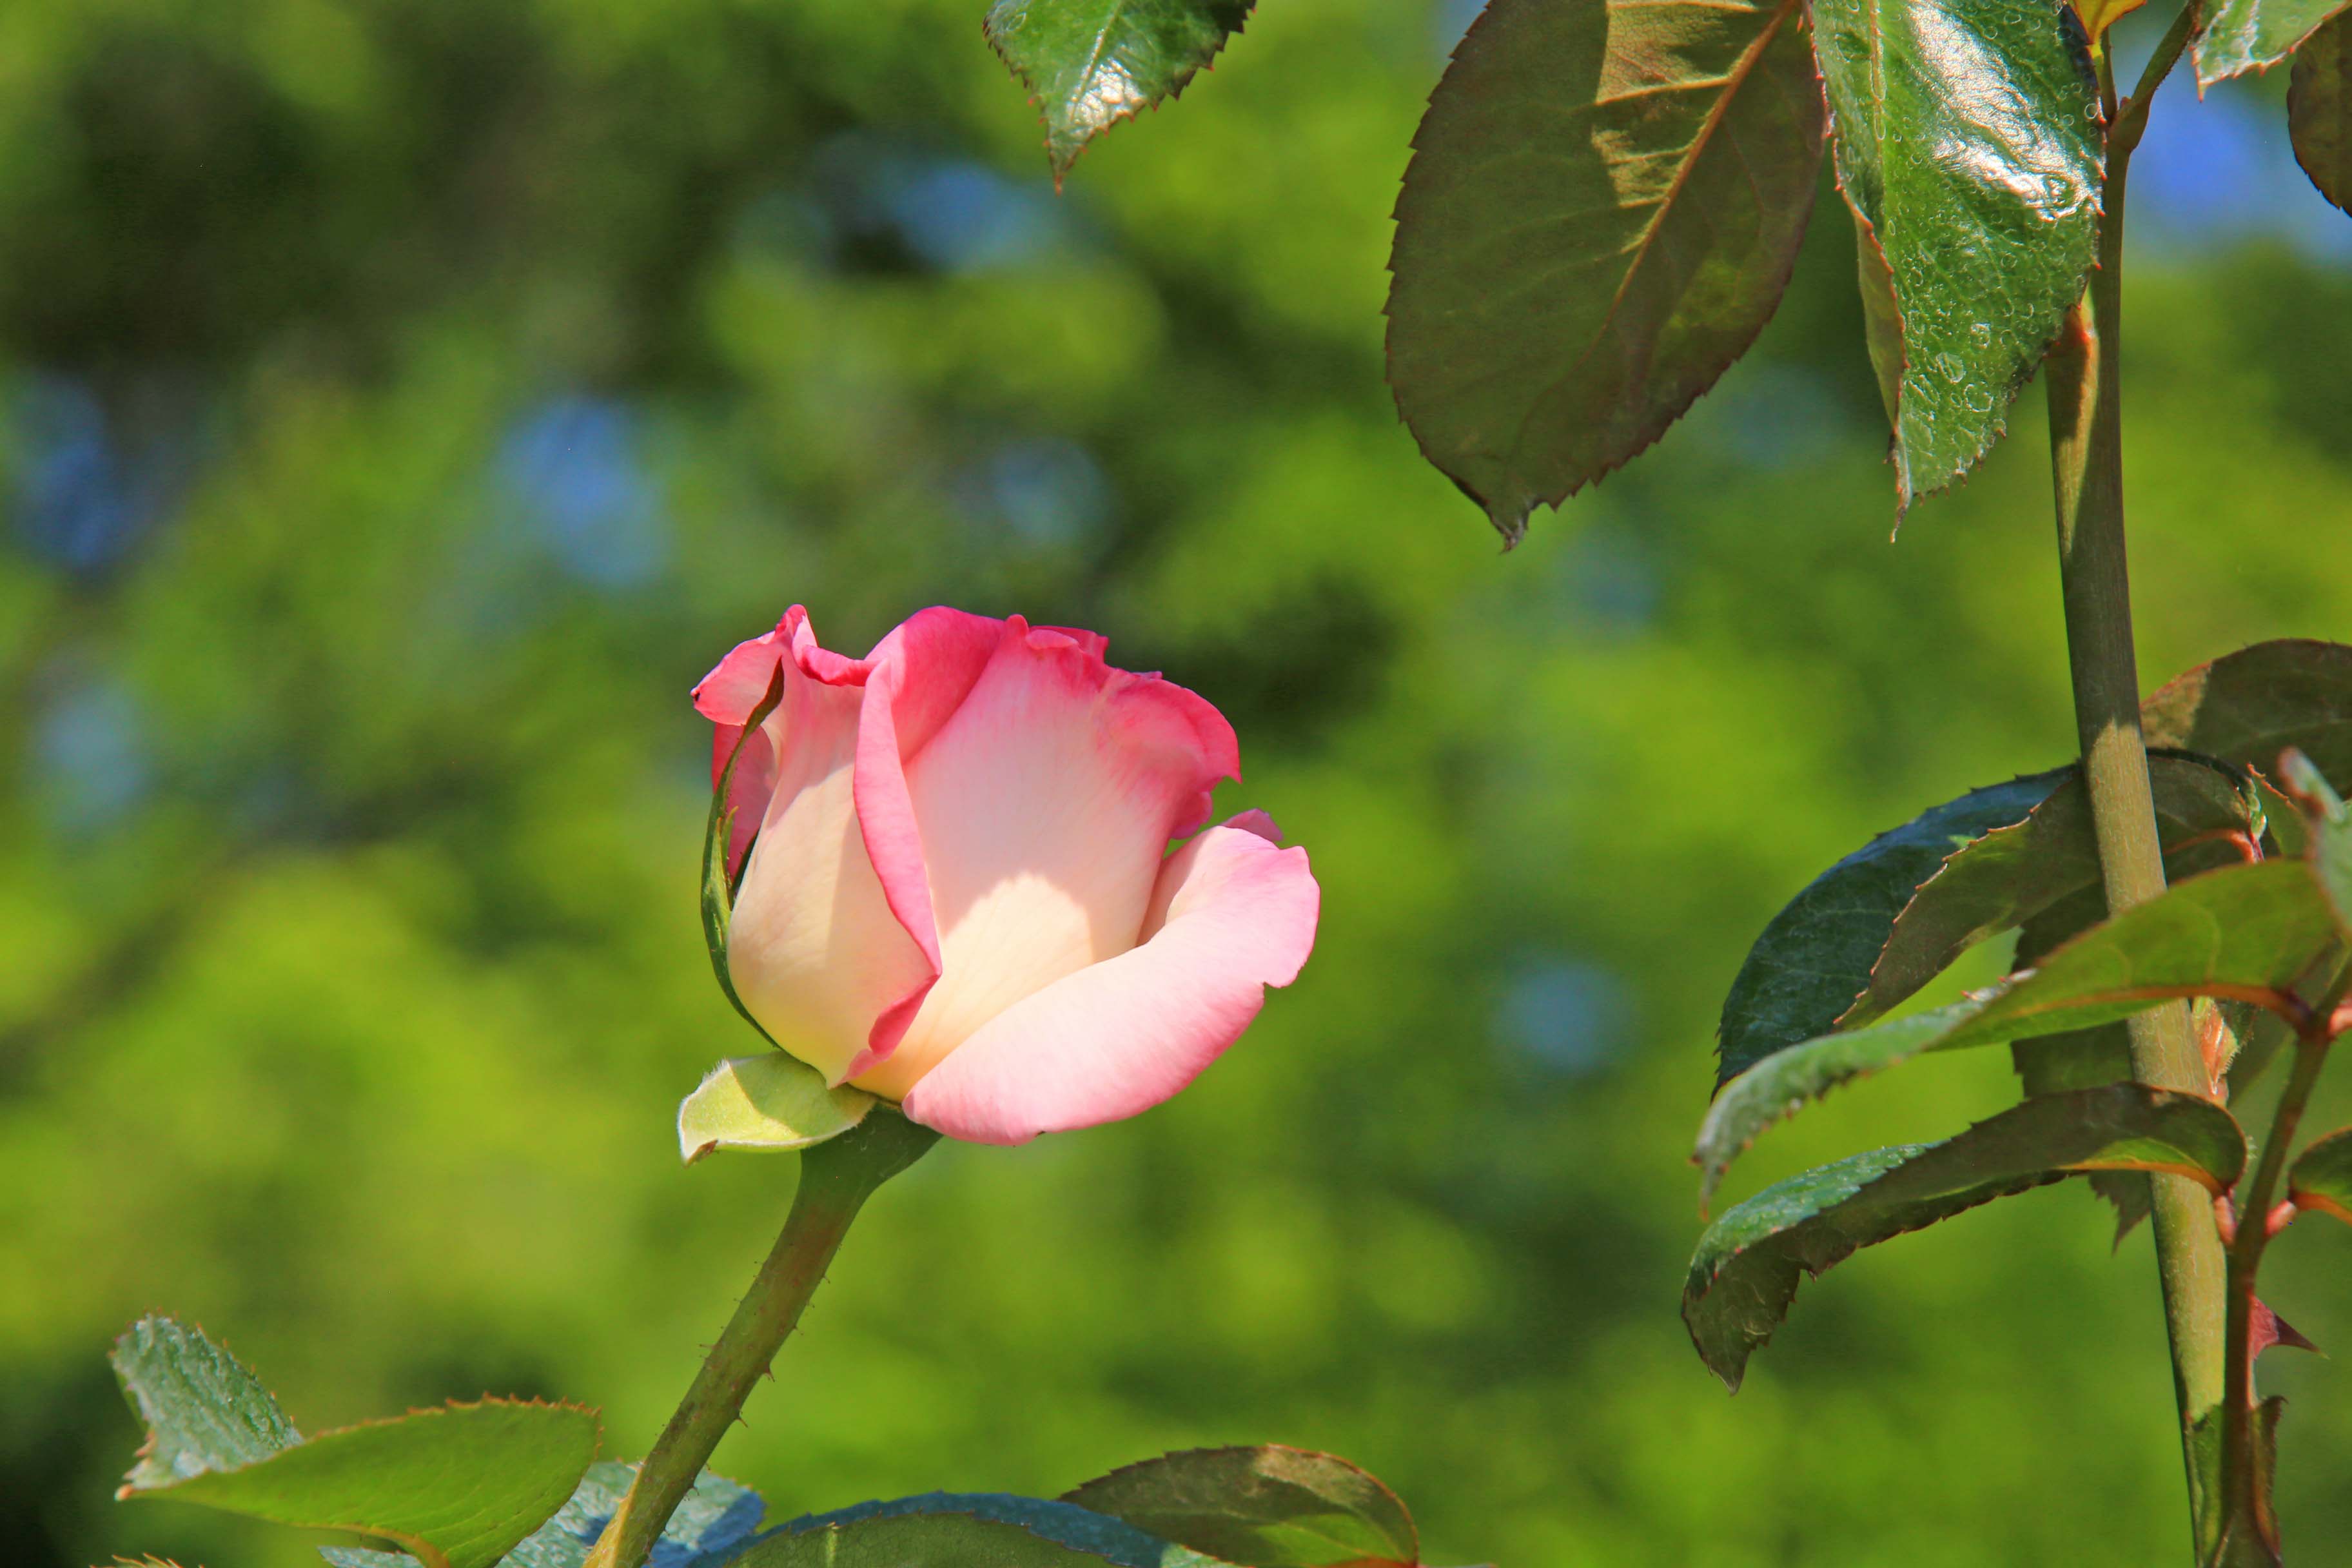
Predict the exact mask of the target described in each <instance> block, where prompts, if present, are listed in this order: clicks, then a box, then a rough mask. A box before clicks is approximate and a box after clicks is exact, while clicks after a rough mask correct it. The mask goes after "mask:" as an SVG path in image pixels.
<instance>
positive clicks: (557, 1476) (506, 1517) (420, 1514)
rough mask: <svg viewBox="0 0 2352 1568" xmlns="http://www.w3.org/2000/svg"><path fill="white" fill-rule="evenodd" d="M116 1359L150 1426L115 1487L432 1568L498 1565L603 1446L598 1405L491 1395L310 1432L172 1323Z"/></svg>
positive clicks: (125, 1343)
mask: <svg viewBox="0 0 2352 1568" xmlns="http://www.w3.org/2000/svg"><path fill="white" fill-rule="evenodd" d="M112 1359H113V1362H114V1369H115V1373H116V1375H117V1376H118V1377H120V1378H121V1381H122V1385H123V1389H124V1391H125V1393H126V1394H128V1396H129V1397H130V1399H131V1405H132V1406H133V1407H134V1408H135V1409H136V1410H137V1411H138V1412H139V1414H140V1416H141V1418H142V1419H143V1420H145V1421H146V1422H147V1423H148V1426H149V1432H150V1436H149V1440H148V1446H147V1448H146V1449H145V1450H144V1451H143V1452H142V1458H141V1460H140V1463H139V1465H138V1466H137V1468H134V1469H132V1471H131V1474H130V1476H129V1478H127V1479H126V1482H125V1484H124V1486H123V1488H122V1491H121V1496H124V1497H164V1498H171V1499H173V1500H177V1501H182V1502H194V1503H202V1504H205V1506H207V1507H211V1508H217V1509H223V1510H227V1511H229V1512H231V1513H242V1514H248V1515H251V1516H253V1517H255V1518H257V1519H265V1520H269V1521H273V1522H275V1523H278V1524H289V1525H296V1526H299V1527H302V1528H305V1529H311V1530H344V1531H353V1532H356V1533H359V1534H363V1535H373V1536H379V1537H382V1538H383V1539H384V1540H387V1541H391V1542H396V1543H398V1544H399V1545H400V1546H402V1547H403V1548H404V1549H405V1550H406V1551H407V1552H409V1553H410V1554H411V1555H412V1556H414V1557H415V1558H416V1559H417V1560H418V1562H420V1563H423V1564H425V1568H489V1565H490V1564H492V1563H497V1562H498V1561H499V1559H500V1558H502V1557H504V1556H505V1555H506V1554H507V1552H509V1550H511V1549H512V1548H513V1547H514V1546H515V1544H516V1543H517V1542H520V1541H521V1540H523V1539H524V1538H525V1537H526V1536H528V1535H530V1533H531V1532H532V1531H535V1530H537V1529H538V1528H539V1527H540V1525H541V1524H542V1523H544V1522H545V1521H547V1519H548V1517H549V1516H550V1515H551V1514H553V1513H554V1512H555V1510H557V1509H558V1508H559V1507H561V1506H562V1503H563V1500H565V1499H566V1498H568V1497H570V1496H571V1495H572V1489H573V1487H574V1486H575V1485H576V1484H577V1482H578V1481H579V1479H580V1477H581V1475H582V1474H583V1472H584V1471H585V1470H586V1469H587V1468H588V1463H589V1461H590V1460H591V1459H593V1458H595V1454H596V1443H597V1436H598V1433H597V1423H596V1417H595V1415H594V1413H593V1412H591V1411H587V1410H583V1409H581V1408H579V1407H577V1406H574V1405H541V1404H536V1403H523V1402H516V1401H507V1400H496V1399H486V1400H483V1401H481V1402H480V1403H478V1404H473V1405H446V1406H444V1407H443V1408H441V1409H438V1410H419V1411H415V1412H412V1413H411V1414H409V1415H405V1416H403V1417H401V1418H399V1419H397V1420H393V1421H379V1422H371V1423H368V1424H366V1425H363V1426H346V1427H343V1428H341V1429H340V1430H338V1431H333V1432H324V1433H320V1435H319V1436H314V1437H310V1438H307V1439H305V1438H301V1437H299V1436H296V1435H295V1433H294V1430H293V1428H292V1427H291V1426H289V1425H287V1424H286V1422H285V1417H284V1416H283V1415H279V1414H278V1411H277V1407H276V1405H275V1404H274V1403H272V1402H270V1401H269V1398H268V1394H266V1393H264V1392H263V1391H262V1390H261V1387H260V1385H259V1384H257V1383H256V1382H255V1381H254V1380H253V1377H252V1375H251V1374H250V1373H247V1372H246V1371H245V1369H244V1368H243V1367H241V1366H238V1365H237V1364H236V1363H235V1362H234V1361H232V1360H231V1359H230V1358H229V1357H228V1356H227V1355H226V1353H225V1352H221V1351H219V1350H218V1349H217V1348H216V1347H215V1346H214V1345H212V1344H211V1342H208V1341H206V1340H205V1338H204V1336H203V1335H202V1334H201V1333H200V1332H198V1331H195V1330H193V1329H187V1328H184V1327H183V1326H181V1325H179V1324H177V1323H173V1322H172V1321H170V1320H167V1319H144V1320H142V1321H140V1322H139V1323H136V1324H134V1325H132V1327H131V1330H130V1331H129V1332H127V1333H125V1334H124V1335H123V1336H122V1338H121V1340H120V1341H118V1342H116V1345H115V1350H114V1354H113V1358H112Z"/></svg>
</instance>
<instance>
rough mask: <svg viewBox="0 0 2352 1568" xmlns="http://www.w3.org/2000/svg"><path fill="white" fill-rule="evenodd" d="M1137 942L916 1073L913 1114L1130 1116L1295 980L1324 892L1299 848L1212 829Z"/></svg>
mask: <svg viewBox="0 0 2352 1568" xmlns="http://www.w3.org/2000/svg"><path fill="white" fill-rule="evenodd" d="M1163 875H1164V876H1165V878H1166V879H1167V884H1168V885H1167V888H1166V889H1165V896H1164V898H1155V900H1153V901H1154V903H1155V904H1159V905H1160V906H1161V907H1162V908H1164V909H1165V911H1166V914H1165V920H1164V923H1161V924H1160V925H1159V926H1158V927H1157V928H1156V929H1154V930H1152V931H1150V932H1149V933H1148V937H1147V940H1146V941H1145V942H1143V943H1142V945H1140V946H1139V947H1136V948H1134V949H1132V950H1130V951H1129V952H1125V953H1122V954H1120V955H1119V956H1118V957H1116V958H1112V959H1109V960H1108V961H1106V962H1104V963H1097V964H1094V965H1092V966H1090V967H1088V968H1086V969H1082V970H1079V971H1078V972H1077V973H1074V974H1071V975H1069V976H1067V977H1066V978H1064V979H1062V980H1060V981H1058V982H1056V983H1055V984H1052V985H1050V986H1048V987H1046V988H1045V990H1043V991H1040V992H1038V993H1036V994H1034V995H1032V996H1030V997H1028V998H1027V999H1025V1000H1024V1001H1022V1002H1019V1003H1017V1004H1015V1005H1013V1006H1011V1007H1009V1008H1007V1009H1006V1010H1005V1011H1003V1013H1000V1014H999V1015H997V1016H996V1017H995V1018H994V1019H992V1021H991V1022H990V1023H989V1024H988V1025H986V1026H984V1027H982V1029H981V1030H980V1031H979V1032H978V1033H976V1034H974V1035H973V1036H972V1037H971V1039H969V1040H968V1041H966V1042H965V1043H964V1044H963V1046H962V1047H961V1048H960V1049H958V1050H957V1051H955V1052H954V1053H953V1054H952V1055H950V1057H948V1058H947V1059H946V1060H945V1061H943V1062H941V1063H940V1065H939V1067H938V1068H935V1069H933V1070H932V1071H931V1072H930V1073H929V1076H927V1077H925V1078H923V1079H921V1080H920V1081H919V1082H918V1083H917V1084H916V1085H915V1087H914V1089H913V1090H912V1091H911V1092H910V1093H908V1096H907V1097H906V1110H907V1114H908V1116H910V1117H912V1118H913V1119H914V1120H915V1121H919V1122H921V1123H923V1124H924V1125H925V1126H928V1127H931V1128H935V1129H937V1130H938V1131H941V1132H944V1133H946V1134H948V1135H949V1136H950V1137H951V1138H961V1139H965V1140H968V1141H970V1142H977V1143H1021V1142H1027V1141H1028V1140H1029V1139H1031V1138H1034V1137H1035V1136H1036V1135H1037V1134H1038V1133H1040V1132H1057V1131H1067V1130H1068V1129H1071V1128H1076V1127H1090V1126H1093V1125H1095V1124H1097V1123H1098V1122H1104V1121H1118V1119H1120V1118H1121V1117H1127V1116H1133V1115H1135V1114H1136V1113H1137V1112H1139V1111H1141V1110H1148V1109H1150V1107H1152V1106H1154V1105H1157V1104H1159V1103H1160V1101H1161V1100H1166V1099H1167V1098H1169V1096H1171V1095H1172V1094H1174V1093H1176V1092H1177V1090H1179V1089H1182V1088H1183V1087H1184V1086H1185V1085H1186V1084H1188V1083H1191V1082H1192V1079H1194V1078H1196V1077H1197V1076H1199V1074H1200V1073H1201V1071H1202V1068H1206V1067H1207V1066H1208V1065H1209V1064H1210V1063H1211V1062H1213V1061H1214V1060H1215V1059H1216V1058H1218V1056H1219V1055H1221V1054H1222V1053H1223V1051H1224V1049H1225V1047H1228V1046H1230V1045H1232V1044H1233V1043H1234V1040H1235V1039H1237V1038H1239V1037H1240V1036H1241V1033H1242V1031H1243V1030H1244V1029H1245V1028H1246V1027H1248V1026H1249V1023H1250V1020H1251V1019H1253V1018H1255V1017H1256V1016H1257V1012H1258V1009H1259V1007H1260V1006H1262V1005H1264V1003H1265V987H1267V986H1269V985H1287V984H1290V982H1291V981H1292V980H1293V979H1295V978H1297V973H1298V970H1299V967H1300V966H1301V965H1302V964H1304V963H1306V962H1307V953H1308V952H1309V951H1310V950H1311V949H1312V948H1313V947H1314V945H1315V921H1316V916H1317V912H1318V906H1319V902H1320V893H1319V891H1318V889H1317V887H1316V884H1315V878H1314V875H1313V873H1312V872H1311V871H1310V870H1309V869H1308V868H1307V852H1306V851H1305V850H1304V849H1296V848H1293V849H1281V848H1276V847H1275V846H1274V845H1273V844H1271V843H1269V842H1268V841H1267V840H1266V839H1265V838H1264V837H1260V836H1258V835H1257V834H1255V833H1253V832H1251V831H1250V830H1249V829H1247V828H1243V827H1231V826H1227V827H1213V828H1211V829H1209V831H1207V832H1206V833H1203V834H1202V835H1201V836H1200V837H1198V838H1197V839H1195V840H1194V841H1193V842H1192V843H1191V844H1188V845H1186V846H1185V847H1184V849H1183V851H1182V852H1181V853H1180V854H1178V855H1176V856H1173V857H1171V858H1170V859H1169V860H1168V862H1167V865H1166V868H1165V871H1164V873H1163Z"/></svg>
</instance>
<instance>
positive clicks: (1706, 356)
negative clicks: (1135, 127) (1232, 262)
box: [1388, 0, 1822, 543]
mask: <svg viewBox="0 0 2352 1568" xmlns="http://www.w3.org/2000/svg"><path fill="white" fill-rule="evenodd" d="M1821 147H1822V100H1821V92H1820V89H1819V87H1818V85H1817V84H1816V82H1815V80H1814V77H1813V70H1812V62H1811V58H1809V56H1808V53H1807V50H1806V48H1805V40H1804V26H1803V16H1802V8H1801V6H1800V5H1799V4H1798V3H1797V0H1738V3H1737V4H1730V5H1645V6H1627V7H1621V8H1612V7H1609V6H1605V5H1558V4H1553V3H1551V0H1492V3H1491V4H1489V5H1487V6H1486V10H1485V11H1484V12H1483V13H1481V15H1480V16H1479V17H1478V19H1477V21H1476V22H1475V23H1473V24H1472V26H1471V28H1470V31H1469V33H1468V34H1467V35H1466V36H1465V37H1464V38H1463V40H1462V43H1461V45H1460V47H1457V48H1456V49H1455V50H1454V60H1453V63H1452V65H1451V66H1450V67H1449V68H1447V70H1446V72H1445V75H1444V79H1442V80H1441V81H1440V82H1439V83H1438V85H1437V89H1436V91H1435V93H1434V94H1433V96H1432V97H1431V100H1430V106H1429V113H1428V115H1427V116H1426V117H1425V118H1424V119H1423V121H1422V122H1421V129H1420V131H1419V132H1417V133H1416V134H1415V135H1414V137H1413V155H1412V163H1411V165H1410V166H1409V167H1408V168H1407V170H1406V172H1405V180H1404V190H1403V193H1402V195H1400V196H1399V197H1398V200H1397V208H1396V215H1397V232H1396V247H1395V250H1394V252H1393V254H1392V255H1391V259H1390V268H1391V271H1392V272H1393V273H1394V274H1395V280H1394V284H1393V287H1392V288H1391V291H1390V295H1389V305H1388V314H1389V336H1388V348H1389V379H1390V382H1391V384H1392V385H1393V386H1394V388H1395V390H1396V395H1397V406H1398V408H1399V409H1400V410H1402V413H1403V415H1404V419H1405V423H1406V424H1407V425H1409V426H1412V433H1413V436H1414V437H1415V438H1416V439H1417V440H1418V441H1419V442H1420V443H1421V448H1422V450H1423V452H1424V453H1425V454H1426V455H1427V456H1428V458H1429V459H1430V461H1432V462H1433V463H1434V464H1436V465H1437V467H1438V468H1440V469H1442V470H1443V471H1444V473H1445V474H1446V476H1447V477H1448V478H1450V479H1453V480H1454V483H1455V484H1457V485H1459V486H1460V487H1461V488H1462V489H1463V490H1464V491H1465V492H1466V493H1467V494H1468V495H1469V496H1470V497H1471V498H1472V499H1473V500H1476V501H1477V502H1478V503H1479V505H1481V506H1483V507H1485V508H1486V515H1487V516H1488V518H1489V519H1491V520H1492V521H1493V522H1494V524H1495V526H1496V529H1497V530H1499V531H1501V533H1502V535H1503V539H1504V541H1505V542H1506V543H1515V542H1517V540H1518V538H1519V536H1520V534H1521V532H1522V531H1524V530H1525V528H1526V526H1527V518H1528V512H1529V511H1531V510H1534V508H1535V507H1536V506H1537V504H1538V503H1539V502H1549V503H1552V504H1555V505H1556V504H1558V503H1559V501H1560V500H1563V499H1565V498H1566V497H1568V496H1570V495H1571V494H1573V493H1575V492H1576V491H1577V490H1579V489H1582V488H1583V487H1584V486H1585V485H1587V484H1590V483H1591V482H1592V481H1593V480H1595V479H1600V478H1601V476H1602V475H1603V474H1606V473H1608V472H1609V471H1610V470H1611V469H1612V468H1617V467H1618V466H1619V465H1621V464H1622V463H1624V462H1625V461H1626V460H1627V459H1628V458H1632V457H1633V455H1634V454H1635V453H1637V452H1639V451H1641V450H1642V449H1643V447H1647V446H1648V445H1649V444H1650V443H1651V442H1653V441H1654V440H1656V439H1657V438H1658V437H1659V436H1660V435H1662V434H1664V431H1665V428H1666V426H1669V425H1671V424H1672V423H1673V422H1674V421H1675V419H1676V418H1678V417H1680V416H1681V415H1682V413H1683V411H1684V410H1685V409H1686V408H1688V407H1689V406H1690V405H1691V403H1692V401H1693V400H1694V399H1695V398H1696V397H1697V396H1698V395H1700V394H1702V393H1704V392H1705V391H1706V389H1707V388H1708V387H1710V386H1712V385H1714V384H1715V382H1716V378H1717V377H1718V376H1720V375H1721V374H1723V372H1724V369H1725V367H1726V366H1727V365H1729V364H1730V363H1731V362H1732V361H1734V360H1735V359H1738V357H1739V355H1740V354H1741V353H1744V352H1746V350H1747V348H1748V344H1749V343H1750V342H1754V341H1755V338H1756V334H1757V332H1758V331H1760V330H1761V329H1762V327H1763V325H1764V323H1765V321H1766V320H1767V319H1768V318H1769V317H1770V315H1771V314H1772V310H1773V307H1775V306H1776V305H1778V304H1779V303H1780V294H1781V290H1782V289H1784V288H1785V287H1786V286H1787V284H1788V280H1789V273H1790V268H1791V267H1792V266H1793V265H1794V264H1795V262H1796V258H1797V247H1798V244H1799V242H1800V240H1801V238H1802V237H1803V235H1804V230H1805V220H1806V217H1807V216H1808V215H1809V214H1810V213H1811V210H1812V203H1813V192H1814V186H1815V184H1816V177H1815V174H1816V170H1817V169H1818V167H1819V165H1820V160H1821Z"/></svg>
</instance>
